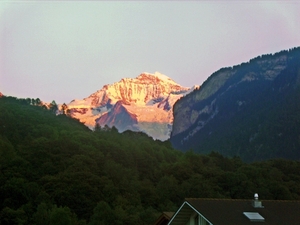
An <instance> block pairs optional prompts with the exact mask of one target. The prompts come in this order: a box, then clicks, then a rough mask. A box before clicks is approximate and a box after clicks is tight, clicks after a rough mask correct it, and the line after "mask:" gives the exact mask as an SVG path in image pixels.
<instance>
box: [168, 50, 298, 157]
mask: <svg viewBox="0 0 300 225" xmlns="http://www.w3.org/2000/svg"><path fill="white" fill-rule="evenodd" d="M299 64H300V48H299V47H298V48H293V49H290V50H284V51H281V52H278V53H275V54H268V55H263V56H259V57H256V58H254V59H251V60H250V61H249V62H247V63H242V64H240V65H237V66H233V67H228V68H222V69H220V70H218V71H217V72H215V73H214V74H212V75H211V76H210V77H209V78H208V79H207V80H206V81H205V82H204V83H203V84H202V86H201V89H200V90H196V91H194V92H192V93H191V94H190V95H187V96H185V97H184V98H182V99H180V100H178V102H177V103H176V104H175V105H174V111H173V112H174V123H173V130H172V133H171V138H170V140H171V142H172V144H173V146H174V147H175V148H177V149H180V150H183V151H186V150H188V149H193V150H194V151H196V152H199V153H209V152H211V151H217V152H220V153H221V154H224V155H225V156H240V157H242V159H243V160H246V161H247V160H248V161H256V160H264V159H268V158H276V157H278V156H280V157H284V158H289V159H291V158H293V159H300V153H299V149H300V146H298V144H295V147H293V146H290V144H288V143H286V142H287V140H288V139H289V138H286V139H283V138H282V137H283V136H281V139H278V137H277V136H276V135H278V134H280V133H281V131H278V133H277V134H276V133H273V132H275V130H276V129H278V128H276V126H279V127H280V129H282V130H286V129H287V128H285V126H287V127H289V128H288V129H292V128H290V126H291V125H290V124H288V123H287V124H284V123H280V122H278V118H280V117H281V114H283V113H286V112H285V111H289V113H290V114H291V115H293V117H295V118H297V112H298V111H294V110H292V106H291V105H287V104H286V102H287V99H288V97H287V96H290V97H289V98H294V99H297V98H296V97H295V96H298V92H297V89H299V85H298V84H299V80H300V69H299V68H300V66H299ZM294 104H296V105H297V101H296V102H295V103H294ZM299 112H300V111H299ZM291 119H292V118H291ZM287 122H288V121H287ZM294 122H295V123H296V124H298V120H296V119H295V121H294ZM299 125H300V124H299ZM267 127H268V128H267ZM268 129H269V131H270V132H268ZM294 130H295V129H294ZM295 131H296V132H297V133H298V132H299V134H300V131H299V130H298V129H296V130H295ZM287 134H288V131H285V135H287ZM290 135H291V134H290ZM293 136H294V135H293ZM253 137H255V141H253ZM258 137H259V138H258ZM276 137H277V138H276ZM272 139H274V140H276V141H279V140H281V142H280V143H279V142H278V146H284V145H286V146H290V148H291V150H289V152H292V153H287V152H288V151H284V150H283V148H281V149H280V148H279V147H278V146H275V145H274V143H275V142H274V141H272ZM250 140H251V141H250ZM293 142H297V140H296V139H295V140H294V141H293ZM283 143H285V144H283ZM298 147H299V148H298ZM285 152H286V153H285Z"/></svg>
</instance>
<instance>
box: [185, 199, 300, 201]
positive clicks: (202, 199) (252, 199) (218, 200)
mask: <svg viewBox="0 0 300 225" xmlns="http://www.w3.org/2000/svg"><path fill="white" fill-rule="evenodd" d="M185 200H186V201H187V200H212V201H252V200H253V199H230V198H185ZM260 200H261V201H264V202H300V200H274V199H260Z"/></svg>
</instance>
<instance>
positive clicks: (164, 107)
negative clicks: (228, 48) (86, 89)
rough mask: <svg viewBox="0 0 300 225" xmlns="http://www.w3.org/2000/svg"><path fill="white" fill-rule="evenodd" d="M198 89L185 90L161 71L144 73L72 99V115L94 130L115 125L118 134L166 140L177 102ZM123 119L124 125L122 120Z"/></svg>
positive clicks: (70, 108) (70, 107) (69, 105)
mask: <svg viewBox="0 0 300 225" xmlns="http://www.w3.org/2000/svg"><path fill="white" fill-rule="evenodd" d="M196 88H198V87H197V86H194V87H192V88H188V87H182V86H181V85H179V84H177V83H176V82H175V81H173V80H172V79H171V78H169V77H168V76H166V75H164V74H161V73H159V72H155V73H154V74H151V73H147V72H144V73H141V74H140V75H139V76H137V77H136V78H122V79H121V80H120V81H119V82H115V83H113V84H110V85H109V84H107V85H104V86H103V88H102V89H100V90H98V91H96V92H94V93H92V94H91V95H89V96H88V97H87V98H84V99H83V100H73V101H71V102H70V103H69V104H68V105H67V107H68V109H69V110H70V115H71V116H72V117H74V118H77V119H79V120H80V121H81V122H83V123H84V124H85V125H87V126H88V127H90V128H91V129H93V128H94V127H95V126H96V124H98V125H100V126H101V127H103V126H105V125H108V126H109V127H112V126H115V127H116V128H117V129H118V130H119V132H123V131H125V130H132V131H142V132H145V133H146V134H148V135H149V136H151V137H153V138H154V139H159V140H167V139H169V137H170V132H171V127H172V123H173V113H172V110H173V105H174V103H175V102H176V101H177V100H178V99H179V98H181V97H182V96H184V95H185V94H188V93H190V91H192V90H194V89H196ZM121 118H123V119H124V120H125V121H126V122H124V124H123V123H122V122H121V121H120V120H121Z"/></svg>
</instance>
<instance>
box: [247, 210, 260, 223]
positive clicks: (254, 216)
mask: <svg viewBox="0 0 300 225" xmlns="http://www.w3.org/2000/svg"><path fill="white" fill-rule="evenodd" d="M243 214H244V215H245V216H246V217H247V218H248V219H249V220H250V221H252V222H264V221H265V218H263V217H262V216H261V215H260V214H259V213H257V212H243Z"/></svg>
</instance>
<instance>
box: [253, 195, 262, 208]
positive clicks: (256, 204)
mask: <svg viewBox="0 0 300 225" xmlns="http://www.w3.org/2000/svg"><path fill="white" fill-rule="evenodd" d="M252 206H253V207H254V208H264V206H263V205H262V203H261V201H259V200H258V194H257V193H255V194H254V200H253V202H252Z"/></svg>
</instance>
